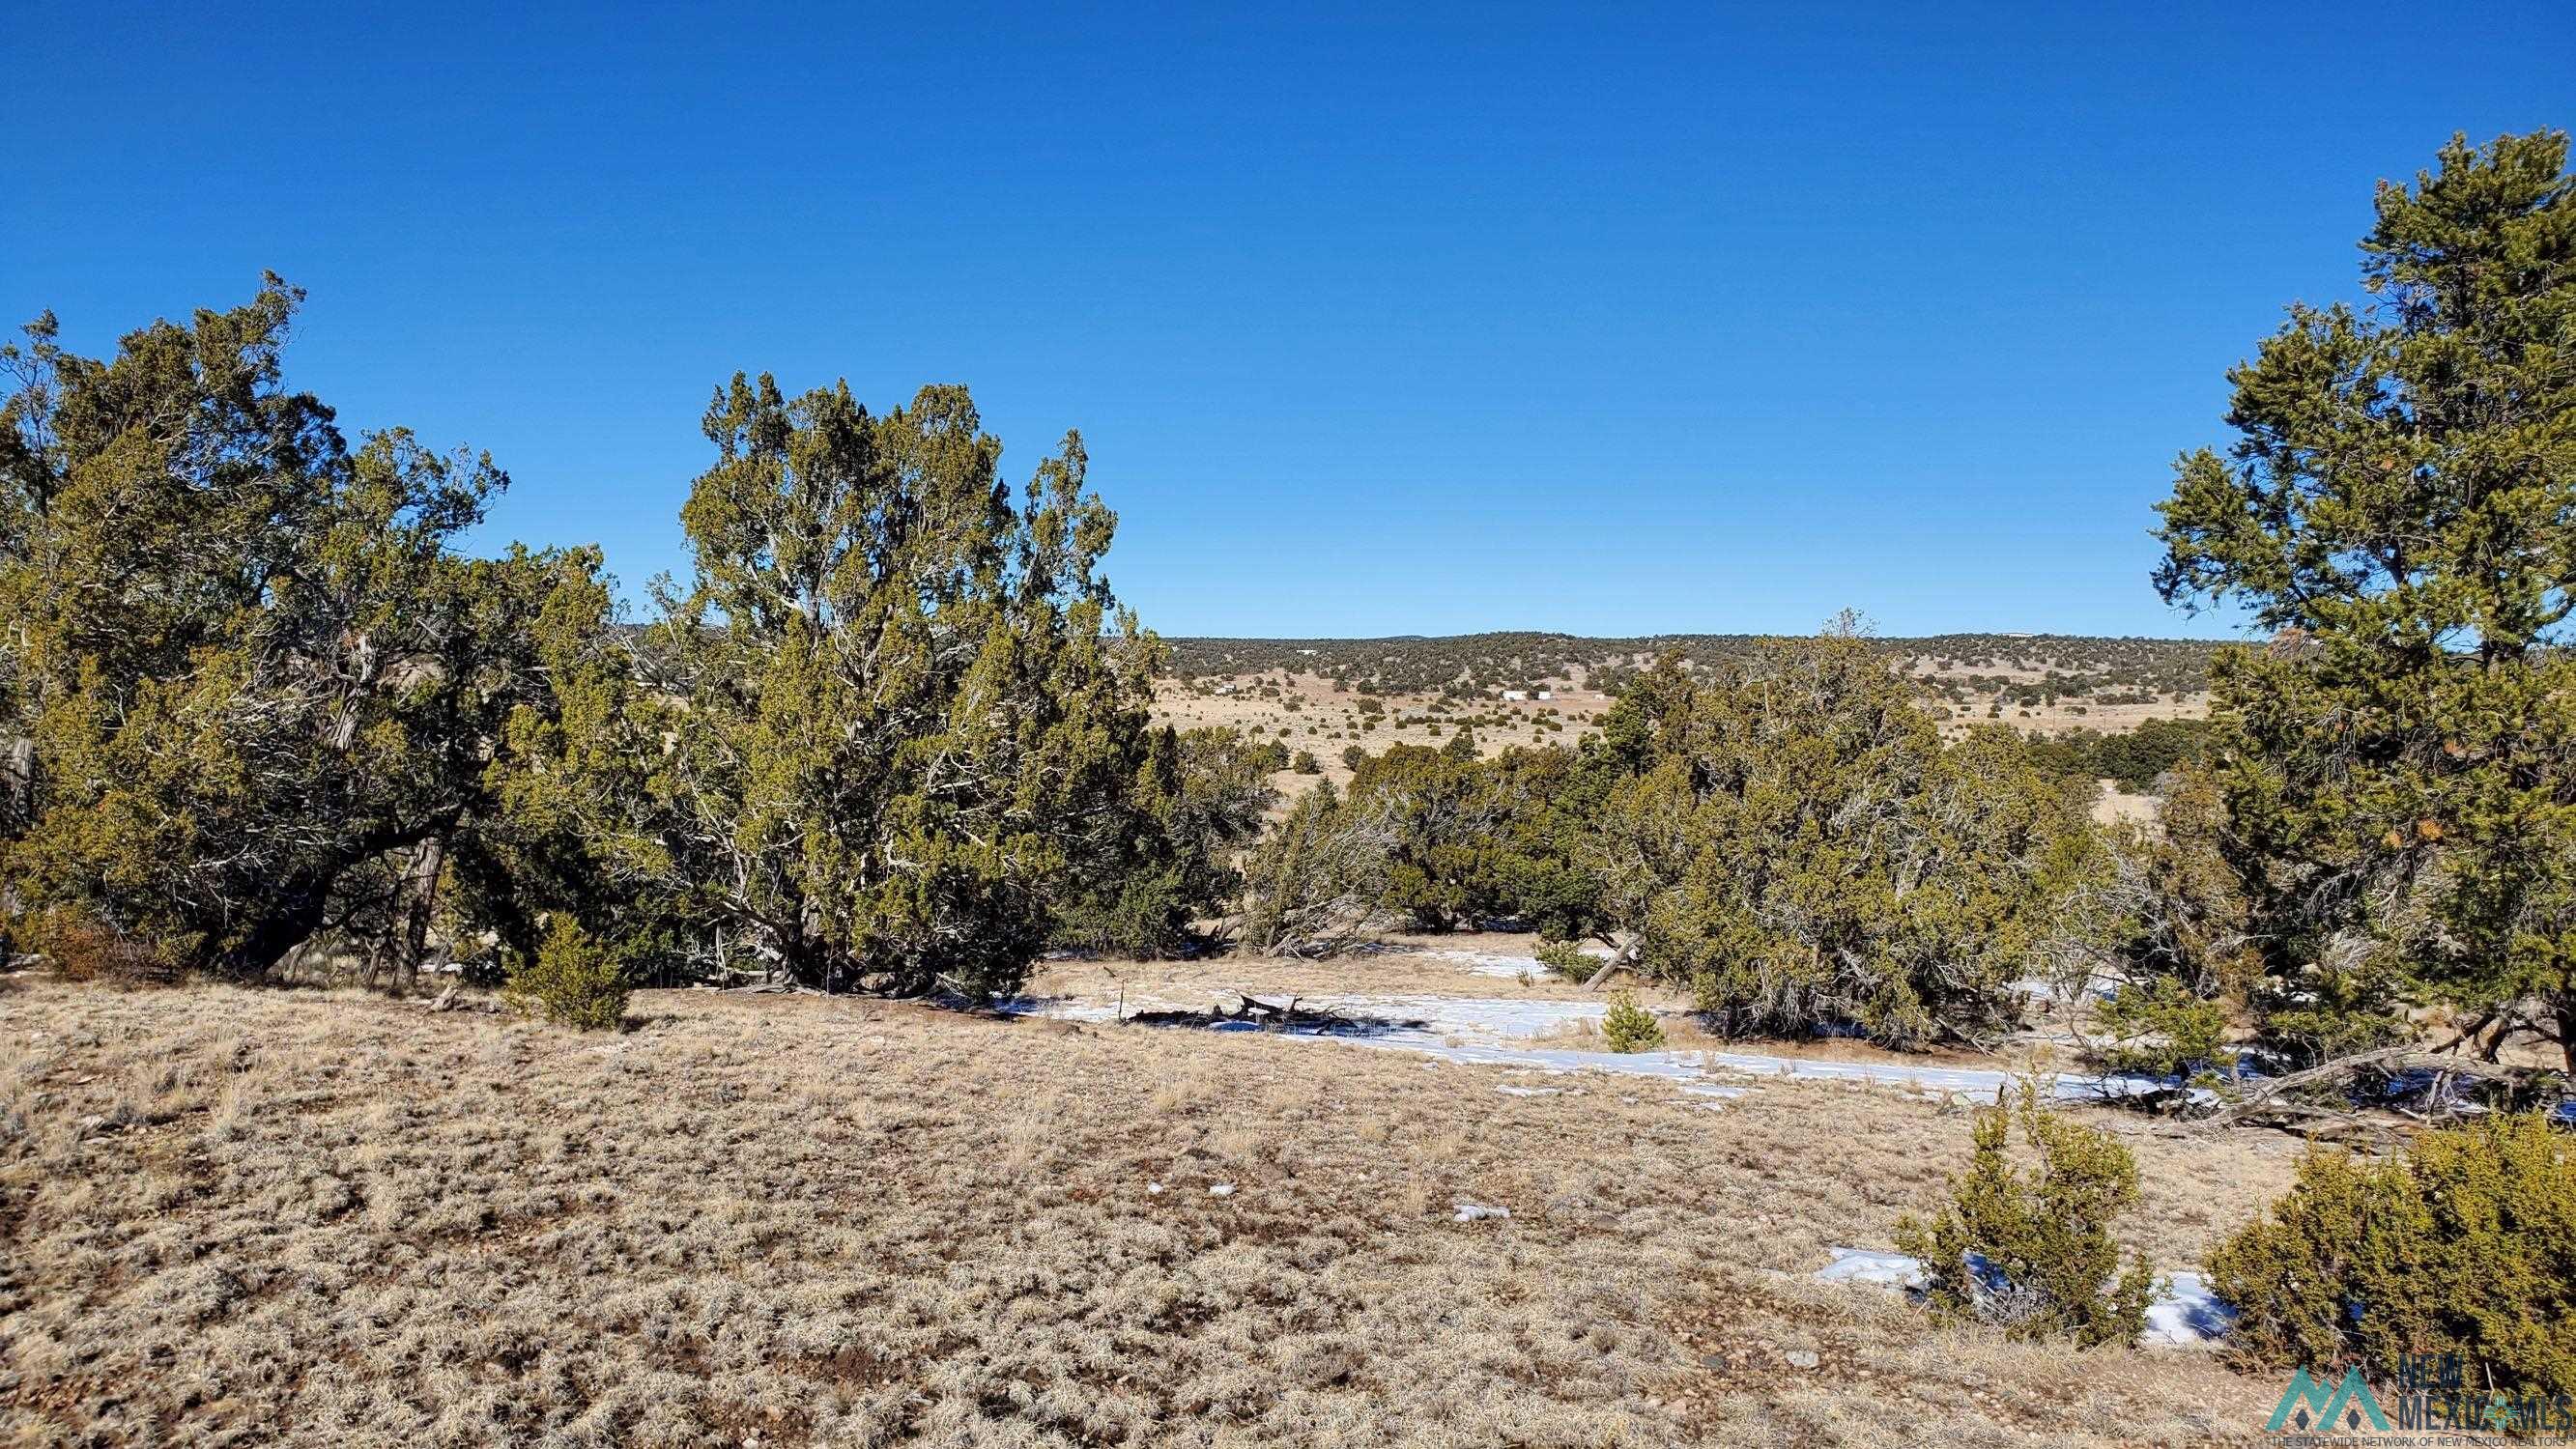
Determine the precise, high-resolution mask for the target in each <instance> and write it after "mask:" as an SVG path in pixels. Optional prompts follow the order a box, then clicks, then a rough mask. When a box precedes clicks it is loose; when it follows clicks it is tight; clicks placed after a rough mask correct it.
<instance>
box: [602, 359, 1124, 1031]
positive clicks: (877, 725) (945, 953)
mask: <svg viewBox="0 0 2576 1449" xmlns="http://www.w3.org/2000/svg"><path fill="white" fill-rule="evenodd" d="M705 430H706V435H707V437H708V439H709V440H710V441H711V442H713V443H714V444H715V446H716V451H717V461H716V464H715V466H714V467H712V468H710V469H709V470H708V471H707V472H705V473H704V474H702V475H700V477H699V478H698V480H697V482H696V485H695V486H694V488H693V489H692V491H691V493H690V497H689V501H688V504H687V506H686V507H685V508H684V509H683V510H682V513H681V521H682V524H683V526H684V528H685V529H686V531H687V534H688V539H689V545H690V549H691V553H692V556H693V558H694V560H695V581H694V585H693V587H692V588H691V589H690V590H689V591H688V592H687V593H685V594H682V593H678V592H676V591H674V590H670V589H665V590H664V594H663V602H664V617H663V618H662V620H661V621H660V622H659V623H658V624H657V625H656V626H655V627H654V629H653V630H652V632H651V634H650V636H649V638H648V639H647V640H646V641H645V643H644V645H643V646H642V647H641V648H640V650H639V657H640V660H641V662H642V665H643V667H644V671H645V681H646V686H647V687H646V688H645V689H644V690H642V691H639V695H638V698H636V699H635V700H634V701H632V702H631V703H632V704H633V706H634V707H633V709H632V710H630V712H629V715H628V720H629V722H628V723H627V725H626V726H625V729H626V732H627V734H628V736H629V738H630V740H651V741H654V742H656V743H658V744H660V745H661V746H662V747H661V748H658V749H646V750H643V751H640V752H636V751H632V750H631V748H630V752H631V753H641V754H642V756H643V758H645V759H646V760H647V761H649V769H648V779H647V780H646V781H645V782H644V787H643V789H642V790H641V791H640V792H639V794H640V798H641V799H642V800H643V801H644V802H646V804H647V808H648V815H649V818H648V819H646V820H645V821H643V822H640V828H626V829H621V830H616V831H612V832H609V833H608V835H607V837H606V838H608V839H610V840H613V841H622V842H624V843H625V844H624V853H625V854H626V855H627V856H628V858H630V859H633V860H636V861H638V862H642V863H646V864H649V865H651V866H652V867H653V868H656V869H658V870H660V871H661V872H662V873H663V874H664V875H665V876H666V878H667V880H668V881H669V883H670V885H671V886H672V887H674V888H675V889H677V890H679V891H681V892H683V893H685V895H686V897H687V898H688V900H689V902H690V904H691V907H692V909H693V910H695V911H696V912H699V913H701V914H702V915H703V916H704V917H705V918H707V919H710V920H712V921H714V922H717V923H720V924H721V925H722V926H724V927H725V928H727V929H728V930H729V931H730V933H731V934H732V935H733V936H734V937H735V938H736V939H738V940H747V941H749V942H751V943H753V944H754V945H755V946H756V947H757V948H758V949H759V950H760V951H762V952H763V953H765V954H766V956H767V957H768V958H769V959H773V960H775V961H776V962H777V963H778V964H779V965H781V966H782V967H783V968H784V969H785V971H786V972H787V973H788V975H789V976H791V977H792V978H793V979H795V980H798V981H801V982H806V983H810V984H813V985H817V986H821V987H825V988H827V989H853V988H855V989H867V990H878V991H887V992H895V993H903V994H915V993H921V992H927V991H931V990H934V989H938V988H940V987H943V986H944V987H947V988H949V989H954V990H958V991H962V992H965V993H968V994H970V995H985V994H993V993H1001V992H1007V991H1010V990H1013V989H1015V988H1016V987H1017V985H1018V983H1019V981H1020V980H1021V978H1022V976H1023V975H1024V973H1025V972H1026V969H1027V966H1028V963H1029V962H1030V960H1031V959H1033V958H1034V957H1035V955H1036V954H1037V951H1038V949H1039V948H1040V946H1041V945H1042V944H1043V943H1044V942H1045V940H1046V938H1047V935H1048V933H1049V931H1050V929H1051V928H1052V926H1053V923H1054V908H1055V905H1056V901H1057V898H1058V896H1059V895H1060V894H1061V890H1062V887H1063V883H1064V882H1065V881H1066V880H1067V879H1068V877H1069V873H1070V871H1071V868H1072V865H1073V863H1074V862H1076V861H1082V860H1086V859H1094V858H1110V859H1114V858H1118V857H1119V856H1120V855H1121V853H1122V846H1121V843H1120V842H1121V837H1122V835H1124V834H1125V833H1127V832H1128V831H1130V830H1131V828H1132V826H1133V816H1132V813H1131V810H1130V808H1129V804H1128V802H1129V800H1130V797H1131V792H1132V790H1133V789H1134V786H1135V782H1136V781H1137V780H1138V778H1139V776H1140V773H1141V774H1153V773H1155V772H1156V770H1157V767H1156V766H1155V764H1154V762H1153V761H1152V760H1151V758H1150V753H1151V749H1152V744H1153V740H1154V736H1153V734H1152V733H1151V732H1150V731H1149V730H1148V728H1147V725H1146V705H1147V702H1148V700H1149V698H1150V670H1151V667H1152V663H1153V655H1154V645H1153V641H1152V639H1151V636H1149V635H1146V634H1144V633H1142V632H1141V631H1139V630H1138V628H1137V627H1136V624H1135V620H1134V618H1133V617H1132V616H1131V615H1128V614H1126V613H1124V612H1122V611H1120V610H1119V609H1118V607H1117V604H1116V600H1115V599H1114V598H1113V597H1112V595H1111V593H1110V590H1109V585H1108V582H1107V580H1105V579H1103V578H1101V577H1100V576H1099V574H1098V572H1097V567H1096V566H1097V564H1098V562H1099V559H1100V556H1101V555H1102V553H1103V552H1104V551H1106V550H1107V548H1108V547H1109V541H1110V536H1111V533H1112V531H1113V529H1114V527H1115V524H1116V519H1115V517H1114V515H1112V514H1111V513H1110V512H1109V510H1108V509H1107V508H1106V507H1104V506H1102V504H1101V502H1100V500H1099V499H1098V498H1097V497H1096V496H1095V495H1093V494H1091V493H1089V492H1087V491H1085V487H1084V470H1085V458H1084V454H1083V451H1082V443H1081V439H1080V438H1079V437H1078V436H1075V435H1070V434H1069V435H1067V437H1066V438H1065V440H1064V444H1063V446H1062V447H1061V448H1060V449H1059V450H1058V451H1057V452H1055V453H1054V454H1053V455H1051V456H1049V457H1048V458H1047V459H1046V460H1045V461H1044V462H1042V463H1041V464H1040V465H1039V467H1038V468H1037V470H1036V473H1035V475H1034V476H1033V477H1032V478H1031V480H1030V482H1029V484H1028V486H1027V488H1026V490H1025V492H1024V494H1023V495H1022V497H1021V498H1020V499H1019V500H1018V501H1017V502H1016V503H1015V502H1014V499H1013V496H1012V490H1011V489H1010V487H1009V486H1008V485H1007V484H1005V483H1003V482H1002V481H1001V479H1000V473H999V462H1000V455H1001V444H1000V442H999V441H998V440H996V439H995V438H993V437H992V436H991V435H990V434H988V433H986V432H984V431H983V430H982V427H981V425H980V421H979V419H978V418H977V415H976V412H975V408H974V404H973V402H972V401H971V400H970V399H969V398H968V396H967V394H966V391H965V390H964V389H963V388H957V387H929V388H924V389H922V391H921V392H920V394H919V395H918V396H916V397H915V398H914V400H913V402H912V404H911V406H909V407H907V408H901V409H897V410H895V411H893V412H889V413H887V414H885V415H883V416H881V417H880V416H874V415H871V414H870V413H869V412H868V411H867V410H866V409H865V408H863V407H861V406H860V405H859V404H858V403H857V402H856V401H855V400H854V399H853V398H852V397H851V395H850V392H849V389H848V387H847V386H846V385H842V386H837V387H831V388H818V389H816V390H814V391H812V392H808V393H806V394H804V395H803V396H801V397H798V398H795V399H793V400H790V399H788V398H786V397H784V396H782V395H781V394H780V392H779V390H778V388H777V385H776V384H775V383H774V382H772V381H771V380H770V379H769V378H767V377H763V378H761V379H760V380H758V381H757V382H753V381H751V380H749V379H746V378H743V377H740V376H737V377H736V378H735V379H734V380H733V382H732V384H731V385H730V386H729V387H725V388H719V389H718V390H717V392H716V396H715V400H714V403H713V404H712V405H711V406H710V407H709V409H708V411H707V415H706V422H705ZM1165 773H1166V774H1167V773H1168V772H1167V771H1166V772H1165ZM1166 783H1168V781H1167V782H1166Z"/></svg>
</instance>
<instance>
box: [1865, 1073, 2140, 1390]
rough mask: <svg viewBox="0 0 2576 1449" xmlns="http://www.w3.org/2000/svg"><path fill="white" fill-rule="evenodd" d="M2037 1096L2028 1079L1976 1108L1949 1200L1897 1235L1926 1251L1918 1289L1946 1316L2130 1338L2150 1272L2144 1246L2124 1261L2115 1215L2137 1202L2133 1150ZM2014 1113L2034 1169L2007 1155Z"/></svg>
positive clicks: (2046, 1334)
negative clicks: (1970, 1149) (2115, 1236)
mask: <svg viewBox="0 0 2576 1449" xmlns="http://www.w3.org/2000/svg"><path fill="white" fill-rule="evenodd" d="M2040 1098H2041V1090H2040V1084H2039V1082H2038V1081H2037V1080H2035V1079H2034V1080H2033V1081H2031V1082H2029V1083H2027V1084H2025V1085H2024V1087H2023V1089H2022V1092H2021V1094H2020V1102H2019V1103H2018V1105H2016V1104H2015V1102H2014V1101H2013V1092H2012V1089H2011V1088H2009V1087H2007V1088H2005V1089H2004V1092H2003V1094H2002V1097H2001V1099H2000V1100H1999V1101H1998V1102H1997V1103H1996V1105H1995V1106H1993V1107H1990V1108H1987V1109H1984V1110H1982V1111H1980V1112H1978V1113H1977V1118H1976V1125H1975V1128H1974V1129H1973V1132H1974V1135H1973V1141H1974V1143H1975V1151H1974V1154H1973V1155H1972V1156H1971V1158H1970V1160H1969V1163H1968V1170H1967V1171H1966V1172H1965V1173H1962V1174H1961V1175H1960V1176H1959V1177H1957V1178H1955V1179H1953V1180H1952V1182H1951V1184H1950V1192H1951V1199H1950V1202H1949V1203H1948V1205H1946V1206H1944V1207H1943V1208H1942V1209H1941V1214H1940V1216H1939V1217H1937V1218H1934V1219H1933V1220H1932V1221H1931V1222H1930V1223H1929V1224H1926V1223H1923V1222H1920V1221H1917V1220H1916V1219H1915V1218H1913V1217H1912V1216H1910V1215H1909V1216H1907V1217H1906V1218H1904V1219H1902V1220H1901V1221H1899V1222H1898V1224H1897V1228H1896V1243H1897V1246H1898V1247H1899V1248H1900V1249H1902V1250H1903V1251H1905V1252H1908V1253H1911V1254H1913V1255H1914V1256H1915V1257H1916V1258H1919V1259H1921V1260H1922V1263H1923V1282H1924V1292H1925V1296H1926V1297H1927V1298H1928V1299H1929V1300H1930V1301H1931V1304H1932V1309H1933V1312H1934V1313H1935V1314H1937V1315H1939V1316H1941V1317H1945V1318H1953V1319H1959V1318H1964V1319H1973V1320H1976V1321H1979V1322H1984V1323H1991V1324H1995V1325H1998V1326H2000V1327H2001V1328H2003V1329H2004V1331H2005V1333H2006V1334H2007V1335H2009V1336H2010V1337H2013V1338H2055V1337H2061V1336H2063V1337H2072V1338H2073V1339H2074V1340H2075V1341H2076V1342H2077V1343H2079V1344H2081V1345H2084V1346H2085V1347H2088V1348H2089V1347H2092V1346H2095V1345H2097V1344H2106V1343H2121V1344H2126V1343H2135V1342H2136V1341H2137V1339H2138V1336H2139V1335H2140V1334H2142V1333H2144V1332H2145V1331H2146V1326H2147V1300H2148V1298H2149V1296H2150V1295H2151V1294H2152V1293H2153V1292H2154V1289H2155V1279H2154V1275H2152V1274H2151V1273H2149V1272H2148V1271H2147V1264H2146V1259H2145V1258H2144V1257H2143V1256H2132V1257H2131V1259H2130V1260H2129V1266H2128V1268H2127V1269H2126V1270H2125V1271H2123V1270H2122V1269H2121V1268H2120V1249H2119V1245H2118V1244H2117V1243H2116V1242H2114V1241H2113V1240H2112V1237H2111V1223H2112V1221H2113V1220H2114V1219H2116V1218H2117V1217H2119V1216H2120V1214H2122V1213H2124V1212H2126V1211H2128V1210H2129V1209H2130V1208H2132V1207H2134V1206H2136V1204H2137V1201H2138V1163H2137V1159H2136V1158H2134V1157H2132V1156H2131V1155H2130V1153H2129V1150H2128V1149H2127V1148H2125V1147H2123V1146H2121V1145H2120V1144H2119V1143H2117V1142H2115V1141H2113V1140H2111V1138H2110V1137H2108V1136H2106V1135H2105V1134H2103V1133H2100V1132H2096V1131H2094V1130H2093V1129H2091V1128H2089V1127H2084V1126H2081V1125H2079V1124H2077V1123H2075V1122H2073V1121H2071V1120H2069V1119H2068V1118H2066V1117H2064V1116H2063V1115H2061V1114H2059V1113H2056V1112H2053V1111H2050V1110H2048V1109H2047V1108H2045V1107H2042V1106H2041V1105H2040ZM2016 1124H2018V1125H2019V1126H2020V1128H2021V1135H2022V1138H2023V1141H2024V1142H2025V1143H2026V1144H2027V1146H2028V1147H2029V1148H2030V1149H2031V1150H2033V1151H2035V1152H2036V1153H2037V1154H2038V1156H2039V1162H2038V1166H2037V1167H2036V1169H2031V1170H2026V1169H2023V1168H2018V1167H2016V1166H2014V1164H2013V1162H2012V1154H2011V1150H2010V1149H2011V1142H2012V1136H2013V1128H2014V1126H2015V1125H2016Z"/></svg>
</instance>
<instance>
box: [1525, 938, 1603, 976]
mask: <svg viewBox="0 0 2576 1449" xmlns="http://www.w3.org/2000/svg"><path fill="white" fill-rule="evenodd" d="M1535 954H1536V955H1537V957H1538V964H1540V965H1541V966H1544V967H1546V968H1547V969H1549V970H1550V971H1553V972H1555V973H1556V974H1558V975H1559V976H1578V977H1586V978H1588V977H1590V976H1591V975H1592V973H1593V972H1595V971H1598V970H1600V969H1601V963H1600V962H1598V961H1595V960H1593V959H1592V958H1591V957H1590V956H1588V955H1585V954H1584V951H1583V948H1582V947H1581V946H1579V945H1577V944H1575V943H1574V942H1572V941H1541V942H1539V943H1538V950H1537V952H1536V953H1535Z"/></svg>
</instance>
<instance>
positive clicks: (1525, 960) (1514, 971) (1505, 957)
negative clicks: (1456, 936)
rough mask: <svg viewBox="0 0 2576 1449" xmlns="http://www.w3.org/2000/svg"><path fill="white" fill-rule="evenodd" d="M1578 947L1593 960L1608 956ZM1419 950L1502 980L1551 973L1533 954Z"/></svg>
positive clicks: (1473, 972)
mask: <svg viewBox="0 0 2576 1449" xmlns="http://www.w3.org/2000/svg"><path fill="white" fill-rule="evenodd" d="M1580 949H1581V950H1582V952H1583V954H1584V955H1586V956H1589V957H1591V958H1592V959H1593V960H1595V961H1607V960H1609V959H1610V953H1609V952H1608V951H1605V950H1600V949H1597V948H1595V947H1591V946H1585V947H1582V948H1580ZM1421 954H1423V955H1425V956H1428V957H1430V958H1432V959H1433V960H1435V961H1455V962H1457V963H1458V964H1460V965H1462V966H1464V967H1466V968H1467V970H1468V971H1469V972H1470V973H1472V974H1474V975H1477V976H1494V977H1500V978H1501V979H1503V980H1506V981H1517V980H1519V979H1520V978H1522V977H1524V976H1536V977H1541V978H1545V977H1548V976H1552V975H1554V974H1555V970H1554V968H1553V967H1550V966H1549V965H1547V963H1545V962H1543V961H1541V960H1539V959H1538V958H1537V957H1536V956H1514V955H1512V954H1510V953H1509V952H1504V951H1466V950H1460V949H1458V948H1456V947H1451V946H1435V947H1433V948H1432V949H1430V950H1427V951H1424V952H1422V953H1421Z"/></svg>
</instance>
